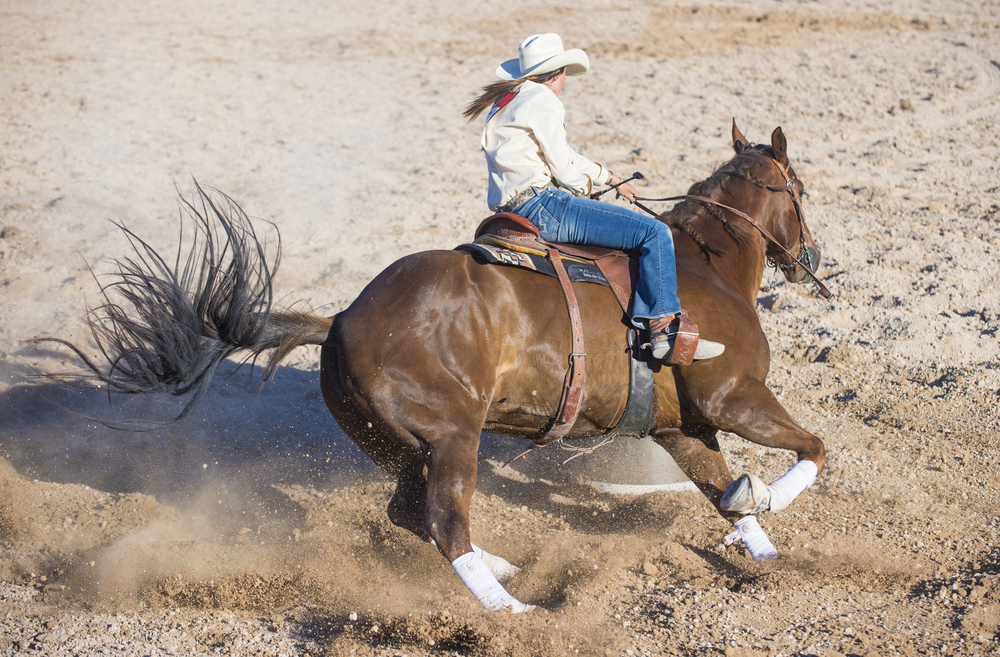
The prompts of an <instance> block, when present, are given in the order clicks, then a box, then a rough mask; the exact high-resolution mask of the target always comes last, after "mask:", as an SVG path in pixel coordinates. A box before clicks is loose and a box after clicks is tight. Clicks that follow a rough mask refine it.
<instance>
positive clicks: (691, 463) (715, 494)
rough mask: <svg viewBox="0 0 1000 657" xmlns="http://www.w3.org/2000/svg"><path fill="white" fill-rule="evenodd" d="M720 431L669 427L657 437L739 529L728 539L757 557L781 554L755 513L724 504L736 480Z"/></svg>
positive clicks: (706, 495)
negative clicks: (727, 463)
mask: <svg viewBox="0 0 1000 657" xmlns="http://www.w3.org/2000/svg"><path fill="white" fill-rule="evenodd" d="M716 433H717V431H716V430H715V429H712V428H709V427H685V428H683V429H670V430H668V431H666V432H664V433H663V434H661V435H659V436H654V438H653V439H654V440H655V441H656V442H657V443H658V444H659V445H660V446H661V447H663V448H664V449H665V450H667V451H668V452H670V455H671V456H672V457H673V459H674V461H675V462H676V463H677V465H678V467H680V469H681V470H683V471H684V474H686V475H687V476H688V478H689V479H690V480H691V481H692V482H694V485H695V486H697V487H698V490H700V491H701V492H702V493H703V494H704V495H705V497H707V498H708V501H709V502H711V503H712V505H713V506H714V507H715V508H716V510H717V511H718V512H719V514H720V515H721V516H722V517H723V518H725V519H726V520H728V521H729V522H731V523H733V525H734V526H735V528H736V530H735V531H734V532H733V533H732V534H729V535H728V536H727V537H726V542H727V543H732V542H733V541H734V540H736V539H739V540H741V541H742V542H743V545H744V547H746V548H747V551H748V552H749V553H750V556H751V557H752V558H753V559H754V561H766V560H769V559H774V558H775V557H777V556H778V551H777V550H776V549H775V547H774V545H773V544H772V543H771V541H770V539H768V538H767V534H765V533H764V530H763V529H762V528H761V527H760V523H758V522H757V519H756V518H755V517H754V516H753V515H742V516H741V515H740V514H739V513H736V512H734V511H732V510H729V509H727V508H725V506H724V504H723V497H724V496H725V494H726V491H727V489H729V488H731V486H732V484H733V476H732V475H731V474H730V473H729V466H728V465H726V460H725V458H724V457H723V456H722V452H721V451H720V449H719V439H718V438H717V437H716Z"/></svg>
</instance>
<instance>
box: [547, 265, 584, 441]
mask: <svg viewBox="0 0 1000 657" xmlns="http://www.w3.org/2000/svg"><path fill="white" fill-rule="evenodd" d="M548 254H549V260H551V261H552V267H553V268H554V269H555V270H556V276H557V277H558V279H559V284H560V285H561V286H562V289H563V294H564V295H565V297H566V307H567V309H568V310H569V325H570V329H571V331H572V335H573V353H571V354H570V355H569V369H568V370H566V378H565V379H564V380H563V391H562V397H561V398H560V399H559V409H558V410H557V412H556V418H555V421H554V422H553V423H552V426H551V427H550V428H549V430H548V432H546V434H545V436H543V438H542V441H543V442H544V443H549V442H552V441H555V440H559V439H561V438H563V437H564V436H566V434H568V433H569V432H570V430H572V429H573V426H574V425H575V424H576V419H577V417H579V415H580V400H581V399H582V397H583V384H584V381H585V380H586V378H587V354H586V353H585V352H584V350H583V319H582V318H581V317H580V305H579V304H578V303H577V301H576V292H575V291H574V290H573V284H572V283H571V282H570V280H569V275H568V274H567V273H566V268H565V267H564V266H563V264H562V259H561V258H560V257H559V252H558V251H556V250H555V249H553V248H549V249H548Z"/></svg>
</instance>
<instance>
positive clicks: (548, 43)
mask: <svg viewBox="0 0 1000 657" xmlns="http://www.w3.org/2000/svg"><path fill="white" fill-rule="evenodd" d="M517 52H518V58H517V59H509V60H507V61H506V62H504V63H503V64H501V65H500V66H498V67H497V77H498V78H500V79H501V80H520V79H521V78H526V77H528V76H529V75H541V74H543V73H550V72H552V71H556V70H559V69H561V68H562V67H564V66H565V67H566V75H583V74H584V73H586V72H587V71H588V70H589V69H590V60H589V59H587V53H585V52H583V51H582V50H580V49H579V48H574V49H572V50H563V44H562V39H560V38H559V35H558V34H552V33H549V34H533V35H531V36H530V37H528V38H527V39H525V40H524V41H522V42H521V45H520V47H519V48H518V49H517Z"/></svg>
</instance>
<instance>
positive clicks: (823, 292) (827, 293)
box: [636, 194, 833, 299]
mask: <svg viewBox="0 0 1000 657" xmlns="http://www.w3.org/2000/svg"><path fill="white" fill-rule="evenodd" d="M636 200H638V201H700V202H702V203H708V204H710V205H715V206H717V207H720V208H722V209H723V210H728V211H729V212H732V213H733V214H735V215H737V216H739V217H743V218H744V219H746V220H747V221H749V222H750V225H751V226H753V227H754V228H756V229H757V230H758V231H760V234H761V235H763V236H764V239H766V240H767V241H769V242H771V243H772V244H774V245H775V246H777V247H778V248H779V249H781V250H782V251H784V252H785V253H787V254H788V257H790V258H791V259H792V260H793V261H795V262H797V263H799V266H801V267H802V268H803V269H805V270H806V274H808V275H809V278H811V279H812V280H813V283H815V284H816V287H817V289H819V293H820V294H821V295H823V298H824V299H829V298H830V297H831V296H833V293H832V292H830V290H829V289H828V288H827V287H826V286H825V285H823V281H821V280H819V279H818V278H816V274H814V273H813V272H812V270H811V269H809V267H807V266H806V265H805V264H804V263H803V262H802V261H801V260H799V259H798V257H796V256H795V255H793V254H792V252H791V251H789V250H788V249H786V248H785V247H784V246H783V245H782V244H781V242H779V241H778V240H777V239H775V237H774V235H772V234H771V233H770V231H768V230H767V229H766V228H764V226H763V225H762V224H761V223H760V222H759V221H757V220H756V219H754V218H753V217H751V216H750V215H748V214H747V213H745V212H742V211H740V210H737V209H736V208H731V207H729V206H728V205H725V204H723V203H719V202H718V201H715V200H712V199H710V198H708V197H706V196H695V195H693V194H684V195H682V196H668V197H667V198H646V197H643V196H637V197H636ZM792 202H793V203H795V210H796V213H797V214H798V217H799V221H800V223H801V221H802V214H801V213H802V210H801V208H800V207H799V204H798V201H797V200H796V199H795V197H794V196H793V197H792ZM636 205H638V206H639V207H640V208H642V209H643V210H645V211H646V212H648V213H650V214H652V215H653V216H654V217H655V216H657V215H655V214H654V213H653V212H652V211H651V210H650V209H649V208H647V207H645V206H643V205H640V204H638V203H637V204H636ZM801 230H804V228H800V231H801Z"/></svg>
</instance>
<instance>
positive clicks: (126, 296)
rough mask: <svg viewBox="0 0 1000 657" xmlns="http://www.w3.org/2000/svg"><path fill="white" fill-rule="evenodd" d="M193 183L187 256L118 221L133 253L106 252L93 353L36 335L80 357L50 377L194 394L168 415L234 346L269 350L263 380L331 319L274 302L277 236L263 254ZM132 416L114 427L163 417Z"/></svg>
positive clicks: (231, 208) (185, 208) (323, 332)
mask: <svg viewBox="0 0 1000 657" xmlns="http://www.w3.org/2000/svg"><path fill="white" fill-rule="evenodd" d="M195 188H196V190H197V196H196V198H194V199H193V200H190V201H189V200H186V199H184V198H182V199H181V219H182V223H183V219H184V217H185V216H187V217H189V218H190V219H192V220H193V222H194V237H193V239H192V245H191V247H190V249H189V251H188V252H187V255H183V256H182V250H183V246H179V247H178V251H177V255H176V257H175V258H174V259H173V261H172V262H170V261H168V260H166V259H164V258H163V257H161V256H160V255H159V254H158V253H157V252H156V251H155V250H153V248H152V247H150V246H149V245H148V244H147V243H146V242H144V241H143V240H142V239H140V238H139V237H138V236H137V235H136V234H135V233H133V232H132V231H130V230H129V229H128V228H126V227H125V226H124V225H122V224H119V227H120V228H121V229H122V231H124V233H125V235H126V236H127V237H128V240H129V242H130V243H131V244H132V249H133V255H132V256H130V257H126V258H121V259H118V260H116V261H115V264H116V265H117V268H118V271H117V273H116V275H115V276H114V280H113V281H112V282H110V283H108V284H106V285H102V286H101V295H102V297H103V303H101V304H100V305H99V306H98V307H97V308H94V309H89V310H88V312H87V318H86V319H87V323H88V325H89V328H90V332H91V335H92V336H93V338H94V341H95V342H96V344H97V348H98V350H99V352H100V359H98V360H96V361H95V360H92V359H91V358H88V357H87V355H86V354H84V353H83V351H82V350H81V349H80V348H79V347H77V346H75V345H73V344H71V343H69V342H67V341H65V340H61V339H58V338H42V339H40V340H38V341H40V342H41V341H50V342H58V343H61V344H64V345H66V346H68V347H69V348H70V349H72V350H73V351H74V352H75V353H76V355H77V356H78V357H79V358H80V360H81V365H82V367H81V368H80V370H79V371H78V372H76V373H72V374H59V375H53V378H56V379H58V380H60V381H63V382H68V383H72V384H76V385H80V386H83V387H87V388H92V387H93V385H94V384H97V385H98V386H99V387H101V388H102V389H104V390H107V391H108V392H119V393H131V394H136V393H169V394H171V395H177V396H181V395H187V394H189V393H193V394H192V396H191V398H190V399H189V400H188V401H187V403H186V404H185V405H184V409H183V410H182V411H181V413H180V415H178V416H177V418H175V420H177V419H180V418H182V417H184V416H185V415H186V414H187V412H188V411H189V410H190V409H191V407H192V406H193V404H194V403H195V402H196V401H198V399H199V398H200V397H201V396H202V394H204V392H205V390H206V389H207V386H208V383H209V381H210V380H211V379H212V376H213V375H214V374H215V371H216V369H217V368H218V367H219V365H220V364H221V363H222V362H223V361H224V360H225V359H226V358H228V357H229V356H231V355H233V354H234V353H236V352H241V351H242V352H247V353H248V354H249V355H248V356H247V359H251V358H252V359H256V357H257V356H258V355H260V354H262V353H263V352H266V351H271V354H270V357H269V359H268V361H267V364H266V366H265V367H264V379H265V380H266V379H267V378H269V377H270V376H271V375H272V374H273V373H274V371H275V370H276V369H277V367H278V364H279V363H280V362H281V360H282V359H283V358H284V357H285V356H287V355H288V354H289V352H291V351H292V350H293V349H295V348H296V347H298V346H300V345H306V344H323V342H324V341H325V340H326V337H327V334H328V332H329V330H330V327H331V326H332V324H333V321H332V319H327V318H324V317H320V316H317V315H311V314H308V313H304V312H296V311H284V310H273V290H272V282H273V279H274V275H275V273H276V271H277V269H278V264H279V262H280V260H281V241H280V237H277V239H276V243H275V245H274V247H273V248H272V249H270V251H271V253H270V254H269V253H268V251H269V249H268V248H267V247H266V246H265V245H264V244H263V243H262V242H261V241H260V239H258V237H257V234H256V232H255V231H254V228H253V225H252V223H251V222H250V219H249V218H248V217H247V215H246V213H244V212H243V210H242V209H241V208H240V207H239V205H237V204H236V202H235V201H233V200H232V199H231V198H229V197H228V196H226V195H225V194H222V193H221V192H218V191H217V190H210V191H211V193H209V192H208V191H206V190H205V189H204V188H202V187H201V186H200V185H198V183H197V182H195ZM275 234H276V235H277V233H275ZM182 235H183V230H182ZM105 424H108V425H109V426H116V425H112V424H110V423H108V422H105ZM139 424H140V425H143V426H136V425H133V424H131V423H130V425H129V426H122V425H118V426H117V428H127V429H142V428H149V429H153V428H157V427H159V426H162V425H163V423H139ZM147 425H148V426H147Z"/></svg>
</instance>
